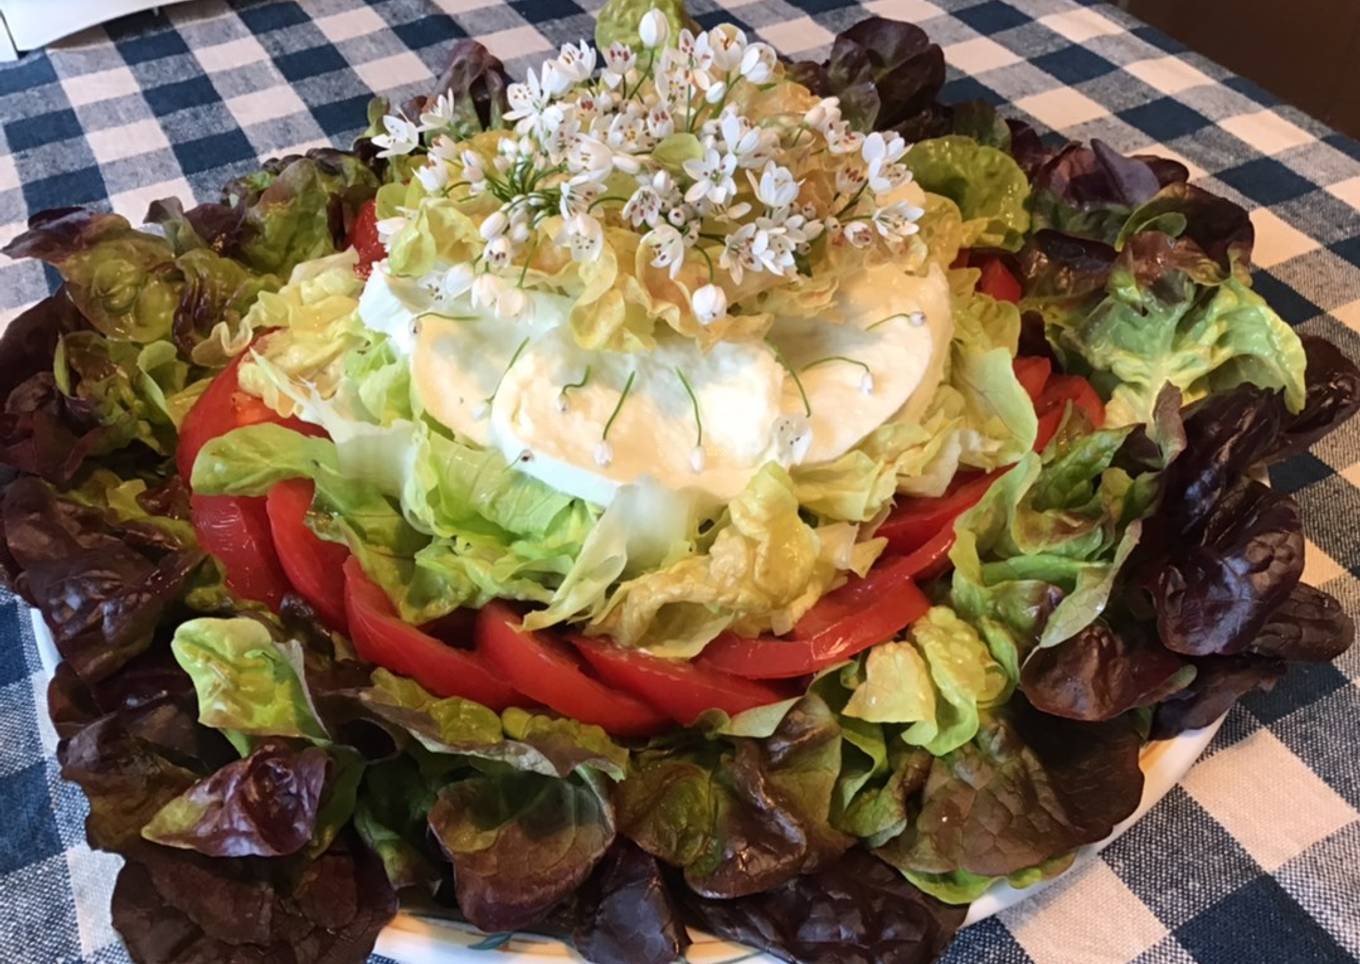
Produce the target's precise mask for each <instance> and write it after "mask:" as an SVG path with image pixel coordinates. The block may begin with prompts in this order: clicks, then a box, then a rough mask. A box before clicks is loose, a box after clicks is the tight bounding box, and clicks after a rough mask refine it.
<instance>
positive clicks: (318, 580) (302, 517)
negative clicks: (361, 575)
mask: <svg viewBox="0 0 1360 964" xmlns="http://www.w3.org/2000/svg"><path fill="white" fill-rule="evenodd" d="M314 490H315V486H314V485H313V484H312V482H311V481H310V480H308V479H289V480H288V481H286V482H278V483H276V484H275V485H274V487H273V488H271V489H270V490H269V495H268V496H266V497H265V510H266V511H267V512H268V513H269V531H270V532H271V533H272V535H273V537H274V551H275V552H277V553H278V557H279V563H280V564H281V565H282V566H283V571H284V574H285V575H287V577H288V581H289V582H290V583H292V585H293V588H294V589H295V590H297V594H298V595H299V596H301V597H302V598H303V599H305V600H307V602H308V604H309V605H310V606H311V607H312V608H313V609H315V610H316V613H317V615H318V616H320V617H321V618H322V619H323V620H324V621H325V623H326V625H328V626H330V627H331V628H332V629H338V630H340V631H341V632H343V631H344V630H345V627H346V623H347V620H346V618H345V577H344V573H343V567H344V565H345V561H346V560H347V559H349V550H348V549H346V548H345V547H344V546H342V545H340V544H338V543H335V542H327V541H326V540H325V539H322V538H321V537H319V536H318V535H317V534H316V533H314V532H313V531H312V530H311V529H309V528H308V527H307V510H308V509H309V508H310V507H311V505H312V495H313V493H314Z"/></svg>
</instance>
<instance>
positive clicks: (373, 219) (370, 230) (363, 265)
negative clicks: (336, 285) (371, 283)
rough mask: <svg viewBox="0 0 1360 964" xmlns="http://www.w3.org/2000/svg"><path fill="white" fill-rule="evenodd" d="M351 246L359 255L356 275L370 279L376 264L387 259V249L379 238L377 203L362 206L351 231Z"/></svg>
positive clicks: (355, 270)
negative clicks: (369, 276)
mask: <svg viewBox="0 0 1360 964" xmlns="http://www.w3.org/2000/svg"><path fill="white" fill-rule="evenodd" d="M349 245H350V247H351V248H353V249H354V250H355V251H357V252H358V253H359V263H358V264H357V265H355V266H354V273H355V274H357V275H358V276H359V277H361V278H367V277H368V275H369V272H371V271H372V270H373V264H374V262H376V261H381V260H382V259H383V258H385V257H387V249H386V248H384V247H383V243H382V240H381V239H380V238H379V237H378V205H377V203H376V202H374V201H365V202H364V203H363V204H362V205H361V206H360V208H359V213H358V214H357V215H356V216H355V218H354V224H353V225H351V226H350V229H349Z"/></svg>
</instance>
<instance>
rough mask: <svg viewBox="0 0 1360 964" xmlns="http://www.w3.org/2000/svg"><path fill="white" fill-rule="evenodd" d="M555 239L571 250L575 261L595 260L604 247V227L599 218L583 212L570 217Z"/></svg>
mask: <svg viewBox="0 0 1360 964" xmlns="http://www.w3.org/2000/svg"><path fill="white" fill-rule="evenodd" d="M554 240H555V241H556V243H557V244H565V245H566V246H567V247H568V248H569V249H570V250H571V259H572V260H573V261H594V260H596V259H597V258H599V256H600V251H601V250H603V248H604V228H603V227H602V226H601V224H600V222H599V221H598V220H597V219H595V218H593V217H591V216H590V215H589V214H586V213H584V212H582V213H580V214H575V215H572V216H571V217H570V218H568V219H567V221H566V223H565V224H563V225H562V230H561V232H560V233H559V234H558V235H557V237H556V238H555V239H554Z"/></svg>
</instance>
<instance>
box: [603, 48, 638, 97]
mask: <svg viewBox="0 0 1360 964" xmlns="http://www.w3.org/2000/svg"><path fill="white" fill-rule="evenodd" d="M636 63H637V54H635V53H633V48H632V47H630V46H628V45H627V44H624V43H619V42H617V41H615V42H614V43H612V44H610V45H609V49H608V50H606V51H605V52H604V71H603V72H602V73H601V74H600V79H601V80H603V81H604V82H605V83H606V84H607V85H609V87H610V88H614V87H618V86H620V85H621V84H624V83H626V82H627V80H628V72H629V71H630V70H632V69H633V66H634V65H635V64H636Z"/></svg>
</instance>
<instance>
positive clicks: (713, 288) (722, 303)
mask: <svg viewBox="0 0 1360 964" xmlns="http://www.w3.org/2000/svg"><path fill="white" fill-rule="evenodd" d="M689 303H690V307H691V308H693V309H694V315H695V317H697V318H698V319H699V321H700V323H702V324H705V325H709V324H712V323H713V322H715V321H717V320H718V319H719V318H722V317H723V316H724V315H726V314H727V292H725V291H723V290H722V288H720V287H718V286H717V285H715V284H706V285H704V286H703V287H702V288H700V289H698V290H697V291H695V292H694V294H693V295H692V296H691V297H690V299H689Z"/></svg>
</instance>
